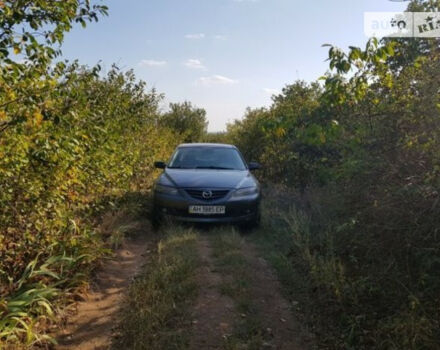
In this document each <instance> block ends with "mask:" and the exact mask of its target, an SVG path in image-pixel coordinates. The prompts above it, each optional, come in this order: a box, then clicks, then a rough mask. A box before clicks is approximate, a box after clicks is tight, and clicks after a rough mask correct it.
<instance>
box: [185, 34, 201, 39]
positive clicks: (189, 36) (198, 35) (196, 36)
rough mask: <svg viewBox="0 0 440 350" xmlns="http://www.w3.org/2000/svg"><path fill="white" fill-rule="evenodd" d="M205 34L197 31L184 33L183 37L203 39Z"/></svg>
mask: <svg viewBox="0 0 440 350" xmlns="http://www.w3.org/2000/svg"><path fill="white" fill-rule="evenodd" d="M204 38H205V34H204V33H197V34H186V35H185V39H193V40H194V39H196V40H197V39H204Z"/></svg>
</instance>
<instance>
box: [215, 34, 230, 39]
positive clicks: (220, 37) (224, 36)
mask: <svg viewBox="0 0 440 350" xmlns="http://www.w3.org/2000/svg"><path fill="white" fill-rule="evenodd" d="M214 39H217V40H226V39H227V36H226V35H220V34H218V35H214Z"/></svg>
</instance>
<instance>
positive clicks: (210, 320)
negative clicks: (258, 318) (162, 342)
mask: <svg viewBox="0 0 440 350" xmlns="http://www.w3.org/2000/svg"><path fill="white" fill-rule="evenodd" d="M197 248H198V252H199V255H200V260H201V266H200V268H199V271H198V275H197V281H198V285H199V296H198V298H197V301H196V304H195V307H194V313H193V333H192V338H191V343H190V349H192V350H201V349H222V348H223V345H224V339H225V337H226V336H227V335H228V334H230V333H231V331H232V325H233V322H234V319H235V317H236V315H235V311H234V309H235V305H234V301H233V300H232V299H231V298H230V297H228V296H225V295H222V294H221V293H220V285H221V284H222V282H223V276H222V275H221V274H220V273H218V272H216V271H215V268H214V262H213V258H212V249H211V246H210V243H209V241H208V239H207V238H206V237H204V236H203V235H201V236H200V239H199V241H198V247H197Z"/></svg>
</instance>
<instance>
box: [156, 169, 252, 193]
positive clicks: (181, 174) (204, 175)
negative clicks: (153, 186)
mask: <svg viewBox="0 0 440 350" xmlns="http://www.w3.org/2000/svg"><path fill="white" fill-rule="evenodd" d="M159 183H160V184H163V185H172V186H175V187H178V188H239V187H251V186H255V185H256V180H255V178H254V177H253V176H252V174H251V173H250V172H249V171H248V170H245V171H236V170H211V169H166V170H165V171H164V172H163V174H162V175H161V177H160V178H159Z"/></svg>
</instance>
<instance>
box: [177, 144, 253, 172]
mask: <svg viewBox="0 0 440 350" xmlns="http://www.w3.org/2000/svg"><path fill="white" fill-rule="evenodd" d="M168 168H171V169H214V170H215V169H219V170H246V166H245V164H244V162H243V159H242V157H241V156H240V154H239V153H238V151H237V150H236V149H234V148H220V147H218V148H216V147H181V148H178V149H177V151H176V153H175V154H174V156H173V157H172V159H171V162H170V163H169V165H168Z"/></svg>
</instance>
